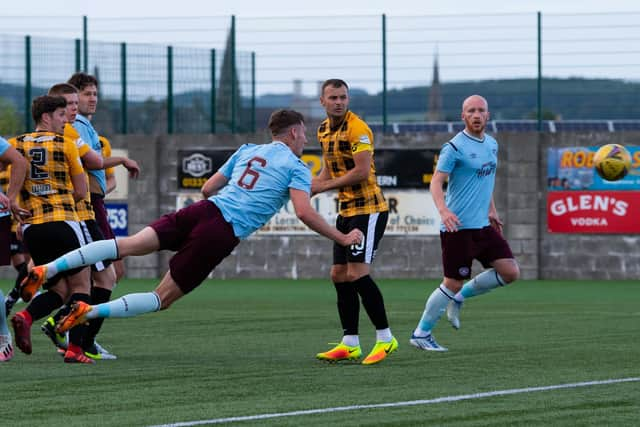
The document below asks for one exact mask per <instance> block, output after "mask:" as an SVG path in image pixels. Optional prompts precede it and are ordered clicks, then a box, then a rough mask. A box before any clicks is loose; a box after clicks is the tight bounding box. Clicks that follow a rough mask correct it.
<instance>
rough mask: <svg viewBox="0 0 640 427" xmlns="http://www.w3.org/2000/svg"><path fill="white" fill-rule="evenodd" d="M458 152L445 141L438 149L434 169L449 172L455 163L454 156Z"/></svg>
mask: <svg viewBox="0 0 640 427" xmlns="http://www.w3.org/2000/svg"><path fill="white" fill-rule="evenodd" d="M457 157H458V152H457V150H456V149H455V148H453V146H452V145H451V144H450V143H446V144H444V145H443V146H442V149H441V150H440V156H439V157H438V164H437V165H436V170H438V171H440V172H444V173H451V171H452V170H453V167H454V166H455V164H456V158H457Z"/></svg>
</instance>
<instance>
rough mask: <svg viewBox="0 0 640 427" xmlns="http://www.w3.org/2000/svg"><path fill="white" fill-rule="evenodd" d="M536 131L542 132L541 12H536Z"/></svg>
mask: <svg viewBox="0 0 640 427" xmlns="http://www.w3.org/2000/svg"><path fill="white" fill-rule="evenodd" d="M537 91H538V101H537V102H538V132H542V13H540V12H538V89H537Z"/></svg>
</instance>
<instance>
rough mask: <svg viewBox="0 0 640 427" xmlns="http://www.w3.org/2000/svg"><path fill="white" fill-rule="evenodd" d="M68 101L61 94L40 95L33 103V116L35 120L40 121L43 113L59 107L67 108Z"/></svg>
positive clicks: (51, 111)
mask: <svg viewBox="0 0 640 427" xmlns="http://www.w3.org/2000/svg"><path fill="white" fill-rule="evenodd" d="M66 106H67V101H66V100H65V99H64V98H63V97H61V96H49V95H44V96H39V97H37V98H36V99H34V100H33V102H32V103H31V117H33V121H34V122H36V124H37V123H40V120H41V119H42V115H43V114H46V113H53V112H54V111H56V110H57V109H58V108H65V107H66Z"/></svg>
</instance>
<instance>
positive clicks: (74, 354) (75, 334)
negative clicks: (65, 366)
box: [63, 267, 95, 364]
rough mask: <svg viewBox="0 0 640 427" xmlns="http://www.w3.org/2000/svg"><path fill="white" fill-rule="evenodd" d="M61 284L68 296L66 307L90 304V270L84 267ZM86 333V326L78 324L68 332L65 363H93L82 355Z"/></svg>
mask: <svg viewBox="0 0 640 427" xmlns="http://www.w3.org/2000/svg"><path fill="white" fill-rule="evenodd" d="M63 283H64V284H65V286H66V287H67V292H68V294H69V295H70V297H69V300H68V301H67V305H69V306H70V307H73V306H74V305H77V304H87V305H88V304H90V303H91V296H90V292H91V269H90V268H89V267H84V268H82V269H81V270H80V271H78V272H77V273H75V274H71V275H68V276H67V277H65V278H64V280H63ZM86 332H87V325H86V324H85V323H80V324H78V325H76V326H75V327H73V328H72V329H70V330H69V343H68V346H67V350H66V351H65V353H64V362H65V363H86V364H91V363H95V362H94V361H93V359H90V358H89V357H87V356H86V355H85V354H84V350H83V348H82V347H83V346H82V342H83V340H84V337H85V335H86Z"/></svg>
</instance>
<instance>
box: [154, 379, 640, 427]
mask: <svg viewBox="0 0 640 427" xmlns="http://www.w3.org/2000/svg"><path fill="white" fill-rule="evenodd" d="M638 381H640V377H633V378H619V379H611V380H603V381H586V382H581V383H570V384H558V385H549V386H541V387H527V388H514V389H510V390H496V391H488V392H485V393H473V394H462V395H459V396H445V397H437V398H435V399H427V400H409V401H406V402H391V403H373V404H369V405H351V406H338V407H335V408H320V409H306V410H302V411H291V412H276V413H273V414H258V415H245V416H242V417H229V418H213V419H210V420H200V421H184V422H179V423H172V424H159V425H154V426H150V427H189V426H199V425H206V424H224V423H232V422H236V421H256V420H266V419H269V418H282V417H295V416H299V415H313V414H326V413H331V412H343V411H355V410H358V409H374V408H393V407H400V406H416V405H433V404H435V403H446V402H458V401H461V400H471V399H484V398H486V397H495V396H508V395H511V394H521V393H535V392H538V391H549V390H561V389H566V388H579V387H589V386H594V385H607V384H618V383H629V382H638Z"/></svg>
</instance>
